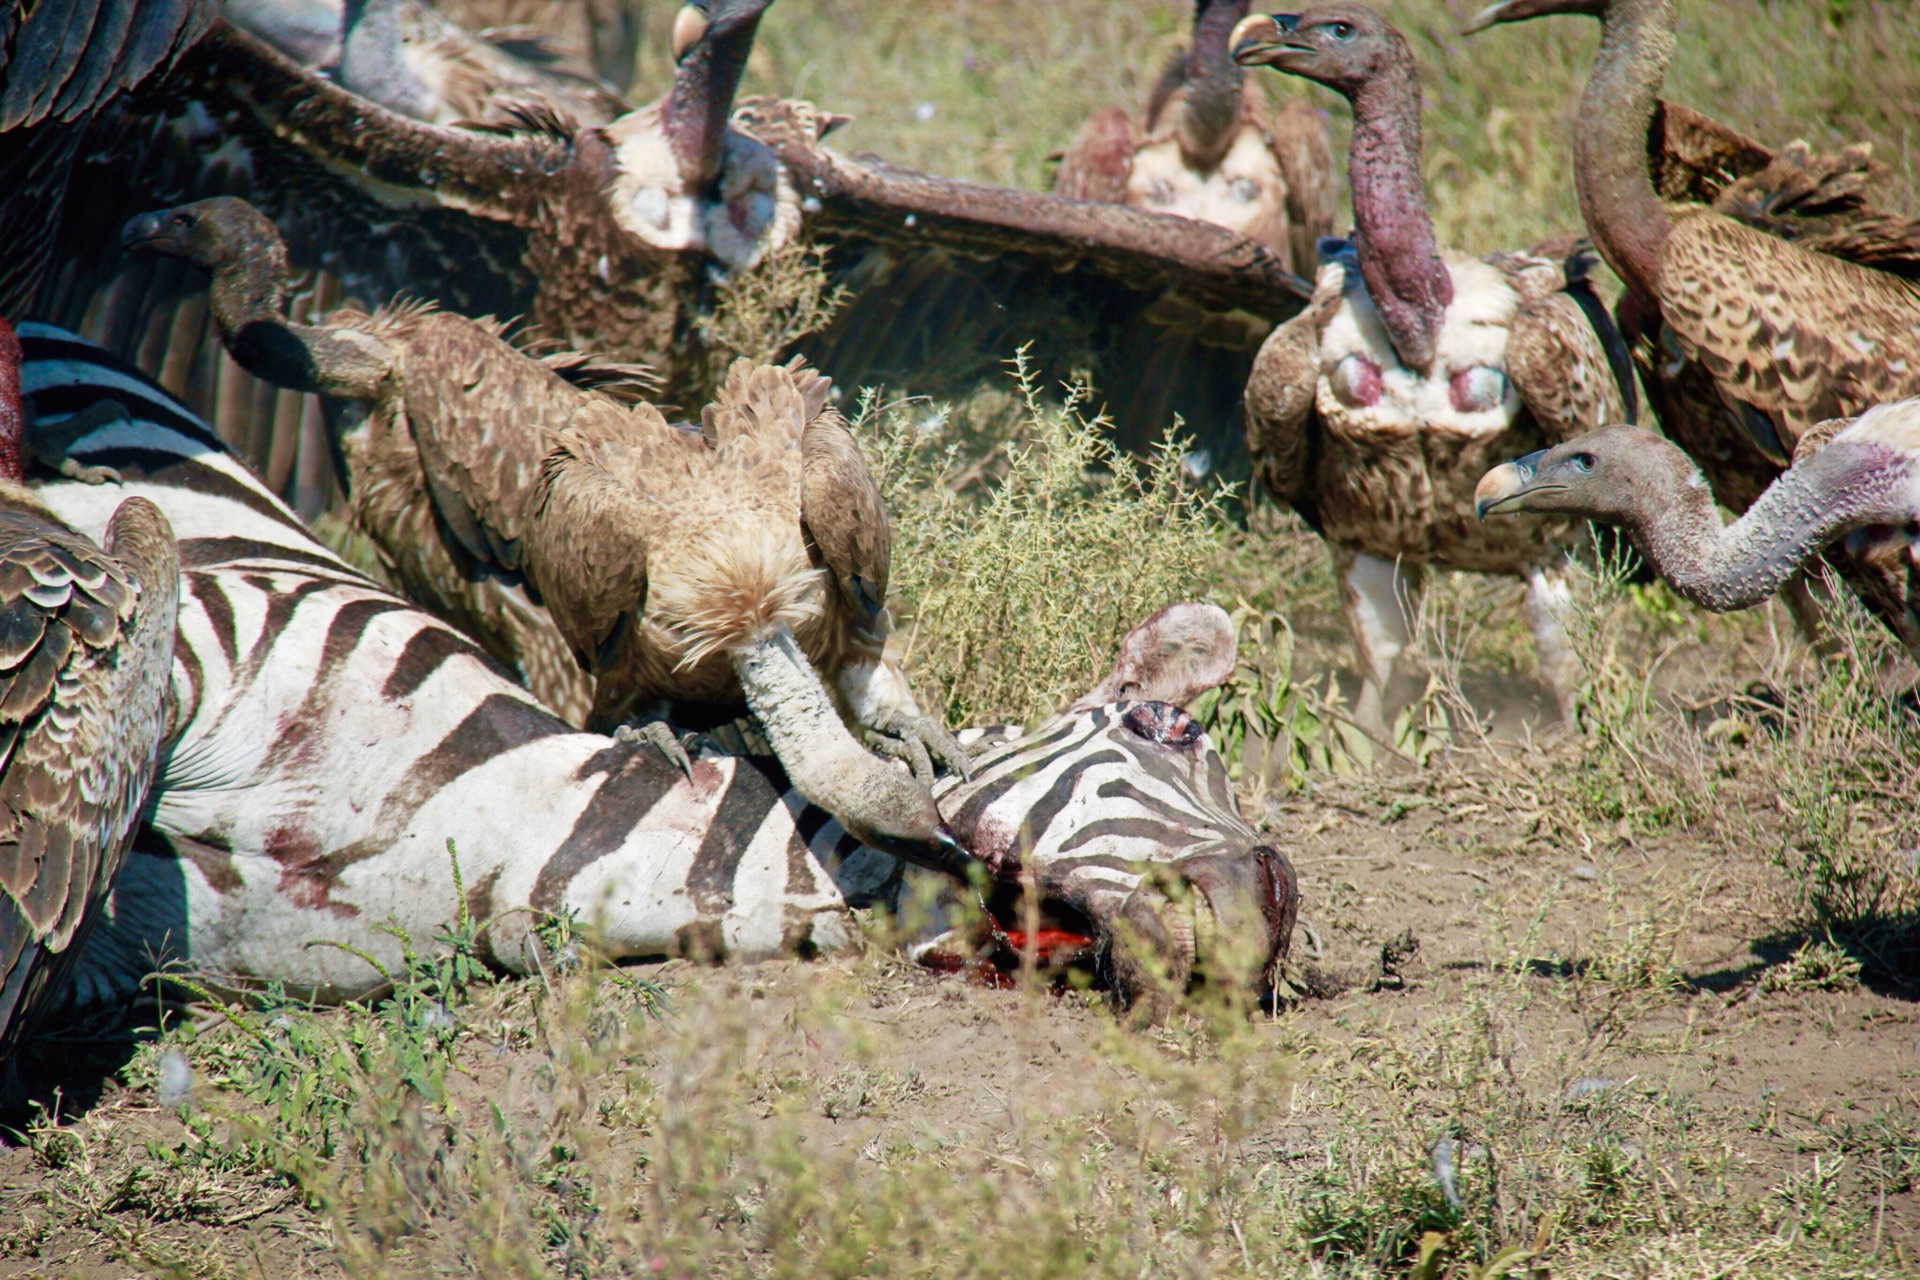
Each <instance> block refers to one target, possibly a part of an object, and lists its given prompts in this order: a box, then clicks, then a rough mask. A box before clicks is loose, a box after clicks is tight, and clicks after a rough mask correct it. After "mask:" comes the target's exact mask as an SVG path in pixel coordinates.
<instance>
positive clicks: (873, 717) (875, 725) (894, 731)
mask: <svg viewBox="0 0 1920 1280" xmlns="http://www.w3.org/2000/svg"><path fill="white" fill-rule="evenodd" d="M838 683H839V686H840V696H841V697H842V698H843V699H844V700H845V701H846V703H847V705H848V706H850V707H851V708H852V709H853V718H854V719H855V720H856V721H858V722H859V723H860V724H861V726H862V727H864V728H866V729H867V730H868V731H869V732H870V733H871V734H872V735H873V737H872V744H873V749H874V750H875V751H878V752H879V753H880V754H881V755H884V756H891V757H892V758H893V759H895V760H903V761H905V762H906V764H907V767H908V768H910V769H912V770H913V776H914V777H916V778H918V779H919V780H920V782H921V785H923V786H929V787H930V786H932V785H933V774H934V768H935V766H936V765H945V766H946V767H947V768H948V769H950V770H952V771H953V772H954V773H957V774H959V775H960V776H961V777H962V778H971V777H972V776H973V760H972V758H971V757H969V756H968V755H967V749H966V748H965V747H963V746H961V745H960V743H959V742H958V741H957V740H956V739H955V738H954V736H953V735H952V734H951V733H949V732H947V726H945V725H944V724H941V723H940V721H939V720H937V719H935V718H934V717H932V716H928V715H922V714H921V713H920V706H919V704H918V703H917V702H915V701H914V698H913V689H912V687H911V686H909V685H908V684H907V678H906V676H905V675H903V674H901V672H900V669H899V668H898V667H896V666H894V665H893V664H892V663H891V662H886V661H880V662H854V663H849V664H848V665H846V666H845V667H842V668H841V670H840V676H839V681H838Z"/></svg>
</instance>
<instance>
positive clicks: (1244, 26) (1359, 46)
mask: <svg viewBox="0 0 1920 1280" xmlns="http://www.w3.org/2000/svg"><path fill="white" fill-rule="evenodd" d="M1233 49H1234V56H1235V58H1236V59H1238V60H1239V61H1240V62H1242V63H1243V64H1256V65H1257V64H1264V65H1270V66H1274V67H1276V68H1278V69H1279V70H1281V71H1284V72H1287V73H1289V74H1292V75H1298V76H1303V77H1305V78H1307V79H1310V80H1315V81H1317V82H1319V83H1321V84H1323V85H1326V86H1327V87H1329V88H1331V89H1334V90H1336V91H1338V92H1339V93H1340V94H1341V95H1342V96H1343V97H1345V98H1346V99H1347V100H1348V101H1349V102H1350V103H1351V104H1352V108H1353V116H1354V128H1353V144H1352V153H1351V155H1350V157H1349V160H1348V178H1349V181H1350V182H1351V184H1352V188H1353V215H1354V223H1355V227H1356V230H1355V232H1354V239H1353V241H1352V242H1351V243H1349V244H1344V245H1336V246H1330V248H1329V252H1328V256H1327V257H1326V258H1325V259H1324V261H1323V262H1322V265H1321V268H1320V275H1319V279H1318V282H1317V284H1316V287H1315V290H1314V296H1313V300H1312V301H1311V302H1310V303H1309V304H1308V306H1307V308H1306V310H1304V311H1302V312H1301V313H1300V314H1299V315H1298V316H1296V317H1294V318H1293V319H1292V320H1289V321H1288V322H1287V323H1286V324H1284V325H1282V326H1281V327H1280V328H1278V329H1276V330H1275V331H1274V333H1273V335H1272V336H1271V337H1270V338H1268V339H1267V341H1266V343H1265V345H1264V346H1263V347H1262V348H1261V350H1260V354H1259V358H1258V359H1257V360H1256V362H1255V364H1254V368H1253V374H1252V377H1251V379H1250V380H1249V382H1248V383H1247V392H1246V395H1247V450H1248V453H1249V454H1250V456H1251V458H1252V461H1253V467H1254V474H1255V476H1256V477H1257V478H1258V479H1259V480H1260V482H1261V483H1262V484H1263V485H1264V486H1265V487H1266V488H1267V489H1268V490H1269V491H1270V492H1271V493H1272V494H1273V495H1274V496H1275V497H1277V498H1279V499H1281V500H1282V501H1284V502H1286V503H1288V504H1289V505H1291V506H1292V507H1293V508H1294V509H1295V510H1296V511H1298V512H1299V513H1300V514H1301V516H1302V517H1303V518H1304V519H1305V520H1306V521H1307V522H1308V523H1309V524H1311V525H1312V526H1313V527H1314V528H1315V529H1317V530H1318V531H1319V532H1320V534H1321V535H1322V536H1323V537H1324V538H1325V539H1326V540H1327V542H1328V543H1329V544H1330V546H1331V548H1332V551H1333V556H1334V564H1335V569H1336V572H1337V574H1338V576H1339V578H1340V580H1341V583H1342V599H1343V612H1344V614H1345V619H1346V623H1347V627H1348V630H1349V632H1350V633H1351V635H1352V637H1353V641H1354V646H1355V649H1356V650H1357V653H1358V657H1359V663H1360V668H1361V676H1362V684H1361V692H1360V696H1359V698H1358V700H1357V701H1356V703H1355V718H1356V720H1358V721H1359V722H1360V723H1361V725H1362V726H1363V727H1365V728H1367V729H1369V730H1371V731H1373V732H1376V733H1379V732H1382V731H1383V729H1384V721H1385V715H1384V711H1383V698H1384V696H1385V689H1386V686H1387V683H1388V681H1389V680H1390V678H1391V677H1392V675H1393V668H1394V662H1395V659H1396V658H1397V657H1398V656H1399V654H1400V653H1401V651H1402V650H1403V649H1404V648H1405V646H1406V645H1407V643H1408V642H1409V635H1410V627H1409V623H1408V620H1407V614H1406V613H1405V612H1403V609H1405V608H1406V607H1407V606H1408V605H1409V603H1410V601H1409V599H1408V597H1409V595H1410V593H1412V592H1416V591H1417V590H1418V589H1419V584H1420V579H1421V575H1422V573H1423V571H1424V569H1425V567H1426V566H1429V565H1434V566H1440V567H1444V568H1449V569H1466V570H1472V571H1474V572H1478V573H1502V574H1514V575H1517V576H1519V577H1520V578H1521V579H1522V580H1523V581H1525V583H1526V587H1527V607H1528V613H1529V617H1530V620H1531V621H1532V624H1533V631H1534V640H1535V644H1536V647H1537V652H1538V657H1539V664H1540V671H1541V674H1542V675H1543V676H1544V677H1545V679H1546V681H1547V683H1548V685H1549V686H1550V687H1551V688H1552V690H1553V693H1554V696H1555V699H1556V701H1557V703H1558V705H1559V709H1560V713H1561V715H1562V717H1563V719H1566V718H1570V717H1571V713H1572V705H1573V704H1572V696H1573V689H1574V681H1575V678H1576V675H1577V672H1576V669H1575V661H1574V657H1573V654H1572V651H1571V650H1570V649H1569V648H1568V645H1567V641H1566V637H1565V635H1564V633H1563V631H1562V629H1561V624H1560V619H1559V612H1560V608H1561V606H1562V603H1563V601H1564V599H1565V592H1564V584H1563V583H1562V582H1561V580H1560V577H1559V566H1560V564H1561V562H1562V561H1563V560H1564V558H1565V556H1566V553H1567V551H1568V550H1569V549H1571V548H1573V547H1575V546H1576V545H1577V544H1578V542H1579V532H1580V531H1579V530H1577V529H1576V527H1575V525H1574V524H1573V523H1572V522H1570V521H1568V520H1565V519H1559V518H1553V517H1544V518H1540V519H1535V520H1531V521H1525V522H1516V523H1509V524H1503V525H1499V526H1493V527H1489V526H1486V525H1484V524H1482V522H1480V521H1478V520H1476V519H1475V518H1474V510H1473V485H1474V482H1475V481H1476V480H1478V479H1479V477H1480V475H1481V474H1482V473H1483V472H1485V471H1486V469H1487V467H1488V466H1489V465H1491V464H1492V462H1493V461H1495V460H1497V459H1498V458H1501V457H1511V456H1512V455H1513V454H1514V453H1515V452H1519V451H1523V450H1524V449H1526V448H1528V447H1530V446H1534V445H1539V444H1543V443H1546V444H1550V443H1553V442H1556V441H1559V440H1564V439H1566V438H1568V437H1570V436H1574V435H1577V434H1579V433H1581V432H1583V431H1588V430H1592V429H1593V428H1596V427H1599V426H1602V425H1604V424H1606V423H1609V422H1618V421H1620V420H1621V419H1622V418H1623V417H1624V416H1625V414H1626V399H1625V397H1626V395H1627V394H1628V390H1627V389H1628V388H1629V387H1630V385H1631V381H1630V373H1629V371H1628V368H1627V364H1626V355H1625V352H1624V350H1623V349H1622V348H1621V346H1620V341H1619V335H1618V334H1617V333H1616V332H1615V331H1614V329H1613V327H1612V325H1611V323H1610V322H1609V320H1608V319H1607V316H1606V313H1605V311H1604V309H1603V308H1601V306H1600V305H1599V302H1598V300H1597V299H1596V298H1595V297H1594V296H1593V293H1592V290H1591V289H1590V287H1589V286H1588V284H1587V281H1586V270H1587V265H1588V264H1587V259H1586V256H1585V255H1584V254H1582V253H1580V252H1578V251H1577V250H1576V249H1574V248H1564V249H1561V250H1557V251H1552V252H1548V251H1545V250H1543V251H1540V252H1526V253H1498V254H1492V255H1490V256H1488V257H1485V258H1471V257H1467V256H1465V255H1462V254H1457V253H1450V252H1443V251H1442V250H1441V249H1440V248H1439V246H1438V245H1437V244H1436V243H1435V240H1434V230H1433V223H1432V221H1431V219H1430V218H1429V217H1428V214H1427V199H1426V191H1425V188H1424V186H1423V184H1422V181H1421V177H1420V86H1419V80H1418V76H1417V72H1416V68H1415V66H1414V61H1413V55H1412V52H1411V51H1410V50H1409V49H1408V47H1407V43H1406V40H1405V39H1404V38H1403V37H1402V36H1401V34H1400V33H1399V31H1397V30H1396V29H1395V28H1394V27H1393V26H1392V24H1390V23H1389V22H1387V20H1386V19H1385V18H1383V17H1382V16H1381V15H1380V14H1378V13H1377V12H1375V11H1374V10H1372V9H1370V8H1367V7H1366V6H1364V5H1360V4H1347V3H1341V4H1326V5H1317V6H1315V7H1314V8H1311V9H1308V10H1306V11H1305V12H1303V13H1299V14H1280V15H1276V16H1271V17H1269V16H1263V15H1255V16H1252V17H1249V18H1247V19H1245V20H1244V21H1242V22H1241V24H1240V25H1239V26H1238V27H1237V28H1236V29H1235V31H1234V37H1233Z"/></svg>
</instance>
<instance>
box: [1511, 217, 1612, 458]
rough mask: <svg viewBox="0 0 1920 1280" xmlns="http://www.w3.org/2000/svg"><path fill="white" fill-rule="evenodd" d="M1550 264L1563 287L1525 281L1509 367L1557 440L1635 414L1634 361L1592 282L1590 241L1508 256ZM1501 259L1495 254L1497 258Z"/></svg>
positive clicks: (1547, 438)
mask: <svg viewBox="0 0 1920 1280" xmlns="http://www.w3.org/2000/svg"><path fill="white" fill-rule="evenodd" d="M1503 256H1504V257H1506V258H1507V259H1509V260H1511V261H1521V260H1530V261H1532V262H1533V263H1536V264H1539V265H1542V266H1548V267H1550V268H1551V269H1552V270H1551V274H1552V275H1553V276H1557V277H1558V279H1557V282H1556V283H1557V287H1551V288H1538V287H1534V288H1527V287H1524V286H1523V287H1522V291H1521V292H1522V297H1523V299H1524V300H1523V301H1522V302H1521V304H1520V307H1519V309H1518V310H1517V311H1515V312H1514V317H1513V322H1512V325H1511V327H1510V328H1509V330H1508V334H1507V372H1508V374H1509V375H1510V376H1511V377H1512V378H1513V385H1514V389H1515V390H1516V391H1518V392H1519V393H1520V399H1521V402H1522V403H1524V404H1525V405H1526V406H1527V410H1528V411H1529V412H1530V413H1532V414H1533V418H1534V421H1535V422H1536V423H1538V424H1539V427H1540V435H1541V441H1542V443H1543V444H1546V445H1554V444H1558V443H1560V442H1561V441H1562V440H1569V439H1572V438H1573V437H1574V436H1577V435H1581V434H1583V433H1585V432H1588V431H1595V430H1598V429H1599V428H1601V427H1604V426H1608V425H1611V424H1613V423H1618V422H1631V421H1633V419H1634V417H1635V416H1636V415H1635V408H1636V407H1637V406H1636V405H1635V403H1634V401H1635V395H1634V389H1633V367H1632V363H1631V361H1630V360H1629V358H1628V355H1627V346H1626V343H1625V341H1623V340H1622V338H1621V337H1620V331H1619V330H1618V329H1617V328H1615V327H1614V321H1613V317H1612V316H1610V315H1608V314H1607V309H1606V308H1605V307H1604V306H1602V305H1601V303H1600V299H1599V298H1598V297H1596V296H1595V294H1594V292H1593V287H1592V286H1591V285H1590V284H1589V283H1588V282H1587V271H1588V270H1589V269H1590V267H1591V266H1592V263H1593V257H1592V254H1591V253H1590V252H1589V251H1588V250H1587V249H1586V247H1585V245H1584V244H1578V245H1576V246H1575V247H1573V248H1572V250H1571V251H1570V252H1566V253H1557V252H1556V253H1555V254H1553V255H1552V258H1551V259H1548V258H1540V257H1530V255H1523V254H1513V255H1503ZM1498 260H1499V259H1498V258H1496V261H1498Z"/></svg>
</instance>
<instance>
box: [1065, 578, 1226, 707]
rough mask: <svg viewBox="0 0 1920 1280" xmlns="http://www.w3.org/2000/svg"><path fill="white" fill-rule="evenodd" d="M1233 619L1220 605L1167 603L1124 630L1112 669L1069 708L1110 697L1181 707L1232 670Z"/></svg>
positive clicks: (1103, 701)
mask: <svg viewBox="0 0 1920 1280" xmlns="http://www.w3.org/2000/svg"><path fill="white" fill-rule="evenodd" d="M1236 656H1237V648H1236V645H1235V643H1234V635H1233V620H1232V619H1230V618H1229V617H1227V614H1226V610H1224V609H1221V608H1220V607H1219V606H1218V605H1211V604H1198V603H1195V602H1194V601H1191V600H1186V601H1182V602H1180V603H1179V604H1170V605H1168V606H1167V607H1166V608H1164V609H1162V610H1160V611H1159V612H1158V613H1156V614H1154V615H1153V616H1152V617H1151V618H1148V619H1147V620H1146V621H1145V622H1143V623H1141V624H1140V625H1139V626H1137V627H1135V628H1134V629H1133V630H1131V631H1129V632H1127V635H1126V638H1125V639H1124V640H1122V641H1121V642H1120V652H1119V655H1118V656H1117V657H1116V658H1115V659H1114V663H1113V671H1112V672H1111V673H1109V674H1108V676H1107V678H1106V679H1105V680H1102V681H1101V682H1100V683H1099V684H1097V685H1095V686H1094V687H1093V688H1092V689H1089V690H1088V691H1087V692H1086V694H1084V695H1083V696H1082V697H1081V698H1080V699H1079V700H1078V701H1076V702H1075V703H1074V704H1073V706H1072V708H1071V710H1074V711H1086V710H1088V709H1090V708H1092V707H1098V706H1104V705H1105V704H1107V703H1109V702H1141V701H1153V702H1171V703H1172V704H1173V705H1175V706H1177V707H1185V706H1187V705H1189V704H1190V703H1192V701H1193V700H1194V699H1195V698H1198V697H1199V696H1200V695H1201V694H1203V693H1205V692H1206V691H1207V690H1208V689H1211V688H1213V687H1214V686H1215V685H1219V684H1224V683H1226V680H1227V677H1229V676H1231V675H1232V674H1233V665H1234V661H1235V658H1236Z"/></svg>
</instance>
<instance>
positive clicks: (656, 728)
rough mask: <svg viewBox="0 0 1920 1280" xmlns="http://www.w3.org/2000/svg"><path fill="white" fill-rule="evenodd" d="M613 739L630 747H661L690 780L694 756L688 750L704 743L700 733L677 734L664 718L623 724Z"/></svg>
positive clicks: (662, 753)
mask: <svg viewBox="0 0 1920 1280" xmlns="http://www.w3.org/2000/svg"><path fill="white" fill-rule="evenodd" d="M613 740H614V741H615V742H624V743H625V744H626V745H628V746H630V747H644V746H650V747H657V748H659V751H660V754H661V755H663V756H665V757H666V758H667V759H668V760H669V761H671V762H672V764H673V765H674V767H675V768H677V769H679V770H680V772H682V773H684V774H686V775H687V779H688V781H692V779H693V757H692V756H691V755H689V754H688V752H689V751H698V750H699V749H700V748H701V746H702V745H704V744H703V742H702V740H701V737H700V735H699V734H697V733H689V734H684V735H682V734H677V733H675V732H674V731H673V726H672V725H670V724H668V723H667V722H666V720H665V719H664V718H660V719H652V720H642V721H638V722H637V723H634V724H623V725H621V726H620V727H619V728H618V729H615V730H614V731H613Z"/></svg>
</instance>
